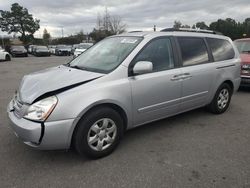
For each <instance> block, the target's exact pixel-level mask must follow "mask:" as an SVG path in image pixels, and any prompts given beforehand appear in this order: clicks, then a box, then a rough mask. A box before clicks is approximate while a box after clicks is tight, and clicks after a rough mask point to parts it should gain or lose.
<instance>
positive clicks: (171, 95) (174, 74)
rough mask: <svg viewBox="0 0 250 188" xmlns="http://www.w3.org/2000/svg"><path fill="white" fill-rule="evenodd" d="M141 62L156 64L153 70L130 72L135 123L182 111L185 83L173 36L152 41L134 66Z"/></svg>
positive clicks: (133, 62)
mask: <svg viewBox="0 0 250 188" xmlns="http://www.w3.org/2000/svg"><path fill="white" fill-rule="evenodd" d="M139 61H150V62H152V64H153V71H152V72H151V73H147V74H142V75H130V77H129V81H130V85H131V91H132V100H133V117H134V125H139V124H143V123H146V122H150V121H153V120H156V119H161V118H164V117H167V116H170V115H172V114H175V113H177V112H178V110H179V105H180V97H181V82H180V80H179V79H178V76H179V75H180V70H179V69H178V68H177V67H176V64H175V62H176V58H175V54H174V53H173V47H172V42H171V39H170V38H169V37H161V38H156V39H153V40H152V41H150V42H149V43H148V44H147V45H146V46H145V47H144V48H143V49H142V50H141V51H140V52H139V53H138V54H137V56H136V57H135V58H134V60H133V61H132V62H131V64H130V68H131V69H132V68H133V65H135V64H136V62H139Z"/></svg>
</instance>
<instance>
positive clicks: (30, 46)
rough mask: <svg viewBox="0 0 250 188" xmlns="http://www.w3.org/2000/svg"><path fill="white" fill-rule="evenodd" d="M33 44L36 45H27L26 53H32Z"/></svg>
mask: <svg viewBox="0 0 250 188" xmlns="http://www.w3.org/2000/svg"><path fill="white" fill-rule="evenodd" d="M35 46H36V45H29V47H28V53H29V54H32V52H33V48H34V47H35Z"/></svg>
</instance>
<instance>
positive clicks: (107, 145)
mask: <svg viewBox="0 0 250 188" xmlns="http://www.w3.org/2000/svg"><path fill="white" fill-rule="evenodd" d="M122 135H123V121H122V118H121V116H120V114H119V113H118V112H117V111H115V110H113V109H112V108H108V107H100V108H95V109H93V110H91V111H90V112H89V113H87V114H86V115H85V116H84V117H83V118H82V119H81V120H80V121H79V123H78V125H77V127H76V129H75V131H74V135H73V146H74V148H75V149H76V151H77V152H78V153H79V154H80V155H86V156H87V157H90V158H101V157H104V156H106V155H109V154H110V153H112V152H113V151H114V149H115V148H116V147H117V145H118V144H119V142H120V139H121V137H122Z"/></svg>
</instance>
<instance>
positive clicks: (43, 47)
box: [37, 46, 48, 50]
mask: <svg viewBox="0 0 250 188" xmlns="http://www.w3.org/2000/svg"><path fill="white" fill-rule="evenodd" d="M37 49H39V50H40V49H41V50H48V48H47V47H46V46H37Z"/></svg>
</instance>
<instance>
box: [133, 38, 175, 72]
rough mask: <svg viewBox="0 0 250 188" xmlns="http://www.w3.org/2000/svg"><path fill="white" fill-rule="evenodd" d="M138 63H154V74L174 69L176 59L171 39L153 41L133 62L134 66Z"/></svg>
mask: <svg viewBox="0 0 250 188" xmlns="http://www.w3.org/2000/svg"><path fill="white" fill-rule="evenodd" d="M138 61H150V62H152V64H153V71H154V72H157V71H162V70H167V69H171V68H174V58H173V51H172V47H171V42H170V39H169V38H159V39H154V40H153V41H151V42H150V43H149V44H147V46H146V47H145V48H144V49H143V50H142V51H141V52H140V53H139V54H138V55H137V56H136V58H135V59H134V60H133V64H134V63H136V62H138Z"/></svg>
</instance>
